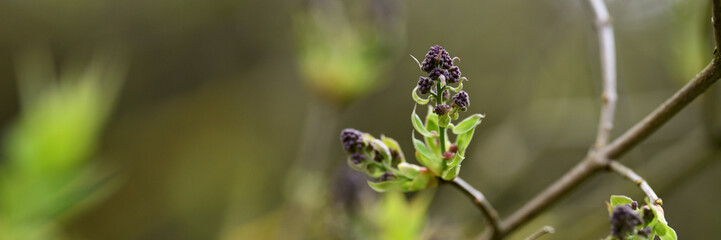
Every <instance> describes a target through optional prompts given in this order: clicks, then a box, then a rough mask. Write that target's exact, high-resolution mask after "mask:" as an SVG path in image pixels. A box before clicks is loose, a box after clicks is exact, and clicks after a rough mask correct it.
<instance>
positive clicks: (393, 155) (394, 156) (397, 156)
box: [390, 148, 401, 160]
mask: <svg viewBox="0 0 721 240" xmlns="http://www.w3.org/2000/svg"><path fill="white" fill-rule="evenodd" d="M390 152H391V159H394V160H395V159H400V158H401V154H400V153H398V151H396V150H395V149H392V148H391V150H390Z"/></svg>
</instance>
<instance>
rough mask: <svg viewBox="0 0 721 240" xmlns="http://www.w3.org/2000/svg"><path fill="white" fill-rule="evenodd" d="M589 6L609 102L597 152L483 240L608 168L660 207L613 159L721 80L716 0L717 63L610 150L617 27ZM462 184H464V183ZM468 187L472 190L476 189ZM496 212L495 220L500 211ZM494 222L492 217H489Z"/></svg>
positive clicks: (720, 11) (597, 4)
mask: <svg viewBox="0 0 721 240" xmlns="http://www.w3.org/2000/svg"><path fill="white" fill-rule="evenodd" d="M589 2H590V3H591V7H592V9H593V10H594V14H595V17H596V19H597V20H596V21H597V27H598V35H599V44H600V51H601V64H602V68H603V80H604V92H603V100H604V101H603V106H602V110H601V120H600V124H599V125H600V126H599V129H598V136H597V139H596V142H595V144H594V150H593V151H591V152H589V155H588V156H587V157H586V158H585V159H583V160H581V161H580V162H579V163H578V164H577V165H576V166H575V167H573V168H572V169H571V170H569V171H568V172H567V173H566V174H564V175H563V176H562V177H561V178H560V179H558V180H556V182H554V183H553V184H552V185H551V186H549V187H548V188H546V189H545V190H544V191H542V192H541V193H539V194H538V195H536V197H534V198H533V199H532V200H531V201H529V202H528V203H526V204H525V205H524V206H523V207H521V208H520V209H519V210H517V211H516V212H514V213H513V214H512V215H511V216H510V217H508V218H507V219H506V220H505V221H503V222H502V223H501V227H500V231H499V228H494V230H493V231H492V232H490V233H489V232H486V234H484V235H483V239H499V238H503V237H504V236H506V235H508V234H509V233H511V232H513V231H514V230H516V229H517V228H519V227H520V226H522V225H523V224H525V223H527V222H529V221H530V220H531V219H533V218H534V217H536V216H537V215H538V214H539V213H541V212H542V211H544V210H545V209H547V208H548V207H550V206H551V205H552V204H553V203H555V202H557V201H558V200H559V199H560V198H562V197H564V196H565V195H567V194H568V193H570V192H571V191H572V190H573V189H575V188H576V187H578V186H579V185H581V183H583V182H584V181H585V180H586V179H588V178H589V177H591V176H592V175H594V174H595V173H597V172H599V171H600V170H602V169H605V168H606V167H608V168H610V169H612V170H613V171H615V172H617V173H619V174H621V175H622V176H624V177H626V178H628V179H631V180H632V181H634V182H636V183H637V184H638V185H639V187H640V188H641V189H642V190H643V191H644V192H645V193H646V195H647V196H648V197H649V199H650V201H652V202H653V203H655V204H659V205H660V204H661V203H662V202H661V200H660V199H659V198H658V196H656V193H655V192H653V190H652V189H651V187H650V186H649V185H648V183H646V181H645V180H643V178H641V177H640V176H638V174H636V173H635V172H633V171H632V170H631V169H630V168H628V167H626V166H624V165H622V164H620V163H618V162H616V161H613V159H618V158H619V157H621V156H622V155H623V154H624V153H626V152H627V151H628V150H630V149H632V148H633V147H635V146H636V145H637V144H638V143H640V142H642V141H643V140H645V139H646V138H647V137H648V136H650V135H651V134H652V133H654V132H655V131H656V130H658V129H659V128H660V127H661V126H663V124H665V123H666V122H667V121H668V120H669V119H671V118H672V117H673V116H675V115H676V114H678V112H679V111H681V110H682V109H683V108H685V107H686V106H687V105H688V104H689V103H691V102H692V101H693V100H694V99H695V98H696V97H698V96H699V95H700V94H701V93H703V92H704V91H705V90H706V89H708V88H709V87H710V86H711V85H712V84H713V83H715V82H716V81H717V80H718V79H719V78H720V77H721V24H717V22H716V21H717V19H721V0H712V15H713V18H712V19H713V26H714V39H715V40H716V50H715V51H714V56H713V59H712V60H711V63H710V64H709V65H708V66H706V68H704V69H703V70H702V71H701V72H700V73H699V74H697V75H696V76H695V77H694V78H693V79H692V80H691V81H690V82H689V83H687V84H686V85H685V86H684V87H683V88H681V89H680V90H679V91H677V92H676V93H675V94H674V95H673V96H671V97H670V98H669V99H668V100H666V101H665V102H664V103H662V104H661V105H660V106H659V107H658V108H656V110H654V111H653V112H651V113H650V114H649V115H648V116H646V117H645V118H644V119H643V120H641V121H640V122H639V123H637V124H636V125H634V126H633V127H632V128H630V129H629V130H627V131H626V132H624V133H623V134H622V135H621V136H620V137H618V138H617V139H616V140H614V141H613V142H611V143H610V144H608V145H606V143H607V142H608V138H609V135H608V134H609V131H610V130H611V128H612V123H613V115H614V112H615V104H616V98H617V96H616V69H615V47H614V43H613V28H612V27H611V24H610V17H609V14H608V10H607V9H606V7H605V5H604V4H603V1H602V0H589ZM457 179H458V180H460V179H459V178H457ZM453 183H454V184H456V185H457V186H459V187H460V188H461V189H464V188H465V187H463V185H461V184H460V183H463V184H465V182H463V181H462V180H460V183H459V182H456V181H455V180H454V182H453ZM466 185H467V184H466ZM467 187H469V188H470V186H467ZM471 189H472V188H471ZM465 192H467V193H468V194H470V195H471V196H472V197H474V198H476V199H479V198H478V197H475V196H474V194H473V193H472V192H470V191H468V190H466V191H465ZM478 194H480V193H478ZM480 196H481V198H480V199H484V198H482V195H480ZM476 202H477V205H479V207H481V208H482V210H483V205H482V204H480V203H479V201H478V200H477V201H476ZM484 213H486V211H484ZM493 213H494V215H495V210H494V211H493ZM487 215H488V214H487ZM489 219H492V218H490V217H489ZM493 219H495V220H497V219H498V218H497V217H495V218H493Z"/></svg>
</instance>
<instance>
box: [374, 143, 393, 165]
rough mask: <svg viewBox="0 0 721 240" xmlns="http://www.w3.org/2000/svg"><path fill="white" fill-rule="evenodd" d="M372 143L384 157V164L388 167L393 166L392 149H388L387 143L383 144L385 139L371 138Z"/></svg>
mask: <svg viewBox="0 0 721 240" xmlns="http://www.w3.org/2000/svg"><path fill="white" fill-rule="evenodd" d="M371 145H372V146H373V148H374V149H375V150H376V151H378V152H379V153H380V154H381V156H382V157H383V165H385V166H386V168H390V167H391V152H390V150H388V147H387V146H386V145H385V144H383V141H381V140H378V139H373V140H371Z"/></svg>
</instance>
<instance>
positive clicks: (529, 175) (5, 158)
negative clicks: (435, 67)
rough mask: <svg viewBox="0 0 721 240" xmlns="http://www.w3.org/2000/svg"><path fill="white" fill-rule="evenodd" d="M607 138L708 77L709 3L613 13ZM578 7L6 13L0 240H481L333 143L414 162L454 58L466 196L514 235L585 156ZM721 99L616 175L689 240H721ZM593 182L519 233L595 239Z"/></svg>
mask: <svg viewBox="0 0 721 240" xmlns="http://www.w3.org/2000/svg"><path fill="white" fill-rule="evenodd" d="M606 2H607V3H608V5H609V8H610V12H611V15H612V16H613V19H614V22H613V23H614V27H615V30H616V43H617V54H618V71H619V72H618V80H619V83H618V85H619V96H620V98H619V106H618V112H617V118H616V126H615V129H614V131H613V135H614V136H618V134H620V133H621V132H622V131H624V130H626V129H628V128H629V127H630V126H632V124H633V123H635V122H636V121H638V120H640V119H641V118H642V117H643V116H645V115H646V114H647V113H649V112H650V111H651V110H652V109H654V108H655V107H656V106H657V105H658V104H659V103H661V102H662V101H663V100H665V99H666V98H667V97H669V96H670V95H671V94H672V93H673V92H674V91H675V90H677V89H678V88H680V87H681V86H682V85H683V84H684V83H685V82H686V81H688V80H689V79H691V78H692V77H693V76H694V75H695V74H696V73H697V72H698V71H699V70H701V69H702V68H703V67H704V65H705V64H706V63H707V62H708V61H709V60H710V58H711V56H712V51H713V48H712V46H713V43H712V39H711V24H710V14H709V6H710V4H709V3H708V1H704V0H686V1H676V0H662V1H657V0H635V1H619V0H609V1H606ZM591 16H592V14H591V12H590V10H589V9H588V6H587V5H586V4H585V1H579V0H573V1H571V0H562V1H557V0H556V1H554V0H542V1H520V0H512V1H505V0H489V1H428V0H420V1H403V0H362V1H336V0H306V1H244V0H240V1H228V0H217V1H193V0H175V1H171V0H151V1H138V0H126V1H109V0H100V1H97V0H92V1H91V0H71V1H57V0H34V1H0V134H1V135H2V138H1V139H2V141H1V143H2V145H1V146H2V147H1V148H0V149H2V150H1V151H0V152H1V153H2V154H1V155H0V239H4V240H15V239H110V240H112V239H470V238H474V237H476V236H478V234H480V233H481V232H482V231H483V229H484V226H485V225H484V222H483V218H482V217H481V214H480V212H478V211H477V210H476V209H475V208H474V206H473V205H472V203H471V202H470V201H469V199H467V198H466V197H465V196H464V195H462V194H461V193H459V192H457V191H456V190H455V189H453V188H450V187H448V186H440V187H439V188H437V189H435V190H427V191H423V192H421V193H416V194H405V195H402V194H398V193H384V194H378V193H375V192H372V191H371V190H370V189H369V188H368V187H367V186H366V184H365V180H366V179H365V177H364V176H362V175H360V174H358V173H355V172H352V171H350V170H349V167H347V166H346V161H345V159H344V158H345V157H344V153H343V151H342V148H341V145H340V143H339V142H338V134H339V132H340V130H341V129H343V128H346V127H354V128H357V129H360V130H363V131H366V132H369V133H371V134H373V135H375V136H379V135H381V134H385V135H386V136H390V137H393V138H395V139H397V140H398V141H399V142H400V144H401V147H402V148H403V149H405V152H406V154H407V155H410V153H412V149H413V148H412V146H411V144H410V133H411V131H412V127H411V124H410V122H409V116H410V113H411V110H412V108H413V104H414V103H413V100H412V99H411V98H410V91H411V89H412V88H413V87H414V85H415V84H416V81H417V80H418V76H419V75H420V74H421V71H420V70H419V69H418V68H417V65H416V63H415V62H414V61H413V60H412V59H411V58H410V57H409V56H408V55H409V54H412V55H415V56H417V57H422V56H423V55H424V54H425V52H426V51H427V50H428V47H430V46H432V45H435V44H440V45H442V46H444V47H445V48H446V49H448V51H449V52H450V53H451V55H452V56H459V57H460V58H461V59H462V62H461V63H460V64H459V65H460V67H461V70H462V71H463V74H464V76H466V77H468V78H469V79H470V82H468V83H467V84H466V86H465V87H466V88H465V90H466V91H467V92H469V94H470V98H471V103H472V104H471V106H470V109H469V112H471V113H475V112H477V113H484V114H486V119H485V120H484V122H483V123H482V124H481V125H480V126H479V128H478V129H477V131H476V134H475V137H474V141H473V143H472V144H471V146H470V147H469V150H468V153H467V156H468V158H467V160H466V161H465V164H464V168H463V171H462V172H461V176H462V177H464V178H465V179H466V180H467V181H468V182H469V183H471V184H472V185H474V186H476V187H477V188H479V189H480V190H482V191H483V192H484V193H485V195H486V196H487V197H488V198H489V199H490V201H491V202H492V203H493V204H494V205H495V206H496V207H497V208H498V210H499V212H500V214H501V216H508V215H509V214H510V213H511V212H513V211H514V210H515V209H517V208H518V207H520V206H521V205H522V204H523V203H525V202H526V201H527V200H528V199H530V198H531V197H532V196H534V195H535V194H536V193H538V192H539V191H541V190H542V189H544V188H545V187H546V186H547V185H548V184H550V183H551V182H552V181H554V180H556V179H557V178H558V177H559V176H560V175H562V174H563V173H564V172H565V171H567V170H568V169H569V168H570V167H571V166H573V165H574V164H575V163H576V162H577V161H579V160H580V159H582V158H583V157H584V156H585V153H586V152H587V150H588V147H589V146H590V145H591V143H592V142H593V139H594V136H595V133H596V126H597V119H598V108H599V103H600V101H599V97H598V96H599V94H600V91H601V83H600V71H599V62H598V51H597V42H596V35H595V33H594V30H593V24H592V22H591ZM720 92H721V86H719V84H717V85H716V86H714V87H712V88H711V89H709V91H708V92H707V93H706V94H704V95H703V96H701V97H700V98H699V99H697V101H695V102H694V103H692V104H691V105H690V106H689V107H688V108H687V109H685V110H683V111H682V112H681V113H680V114H679V115H678V116H676V117H675V118H674V119H672V120H671V121H670V122H669V123H668V124H666V126H664V127H663V128H661V129H660V130H659V131H658V132H657V133H656V134H654V135H653V136H651V137H650V138H649V139H648V140H647V141H645V142H644V143H642V144H641V145H639V146H638V147H637V148H636V149H634V150H633V151H631V152H630V153H629V154H627V155H626V156H624V157H623V158H622V159H621V160H622V162H624V163H626V164H627V165H629V166H631V167H633V168H635V169H636V170H637V172H638V173H639V174H641V175H642V176H644V177H645V178H646V180H647V181H648V182H649V183H650V184H651V186H653V187H654V188H655V189H656V191H657V193H658V194H659V195H660V196H661V197H662V198H663V199H664V208H665V212H666V216H667V217H666V218H667V220H668V221H669V222H670V225H671V226H672V227H673V228H675V229H676V231H677V233H678V235H679V236H680V237H681V238H683V239H708V238H710V237H711V236H713V235H714V234H717V226H718V224H719V223H721V217H719V216H721V208H719V207H717V206H716V204H717V203H718V200H717V199H719V198H720V197H721V190H720V189H719V187H718V183H719V182H720V181H721V175H720V174H719V172H720V171H721V164H720V163H719V160H720V159H721V153H720V152H721V108H720V107H719V106H720V105H719V103H721V93H720ZM611 194H625V195H628V196H631V197H633V198H634V199H637V200H640V199H642V198H643V195H642V193H641V191H639V190H638V189H636V188H635V187H634V185H633V184H631V183H629V182H627V181H625V180H623V179H621V178H620V177H618V176H616V175H614V174H600V175H597V176H595V177H593V178H592V179H591V180H590V181H588V182H587V183H586V184H584V185H583V186H582V187H581V188H579V189H578V190H577V191H575V192H574V193H572V194H570V195H569V196H568V197H566V198H564V199H563V200H562V201H560V202H558V203H557V204H556V205H554V207H552V208H551V209H550V210H549V211H546V212H545V213H544V214H542V215H540V216H539V217H538V218H536V219H535V220H534V221H532V222H530V223H529V224H527V225H526V226H525V227H523V228H522V229H520V230H519V231H518V232H517V234H514V235H511V236H510V238H511V239H522V238H524V237H526V236H528V235H530V233H532V232H534V231H536V230H537V229H539V228H540V227H541V226H543V225H551V226H554V227H555V228H556V233H555V234H554V235H551V236H547V237H546V238H547V239H599V238H601V237H603V236H605V235H606V234H607V233H608V231H609V224H608V220H607V217H608V215H607V212H606V207H605V204H604V201H606V200H607V199H608V197H609V195H611Z"/></svg>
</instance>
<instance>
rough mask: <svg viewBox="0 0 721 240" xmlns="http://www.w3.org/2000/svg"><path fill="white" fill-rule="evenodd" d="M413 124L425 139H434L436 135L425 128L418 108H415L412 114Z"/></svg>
mask: <svg viewBox="0 0 721 240" xmlns="http://www.w3.org/2000/svg"><path fill="white" fill-rule="evenodd" d="M411 122H412V123H413V128H415V129H416V131H418V133H420V134H421V135H423V136H425V137H433V136H434V135H433V134H432V133H431V132H430V131H428V129H426V127H425V126H423V121H421V117H419V116H418V114H416V107H413V114H411Z"/></svg>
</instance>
